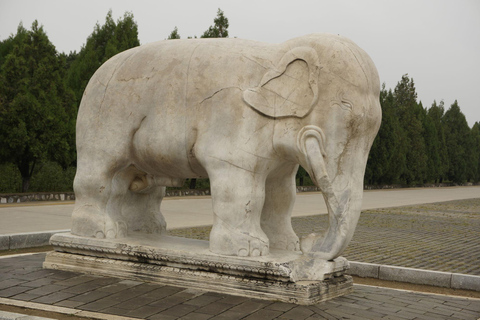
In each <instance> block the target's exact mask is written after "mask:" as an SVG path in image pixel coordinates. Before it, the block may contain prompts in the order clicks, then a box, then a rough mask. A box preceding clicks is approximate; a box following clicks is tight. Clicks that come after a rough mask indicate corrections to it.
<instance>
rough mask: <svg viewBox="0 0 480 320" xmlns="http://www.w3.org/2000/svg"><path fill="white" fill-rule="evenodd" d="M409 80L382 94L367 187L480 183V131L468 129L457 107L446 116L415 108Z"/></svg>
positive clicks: (479, 127)
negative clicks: (377, 129)
mask: <svg viewBox="0 0 480 320" xmlns="http://www.w3.org/2000/svg"><path fill="white" fill-rule="evenodd" d="M416 97H417V94H416V91H415V85H414V82H413V79H410V78H408V76H407V75H404V76H403V77H402V80H401V81H400V82H399V83H398V85H397V87H396V88H395V91H394V92H392V91H391V90H390V91H388V92H387V91H386V90H385V85H384V86H383V87H382V90H381V92H380V104H381V106H382V113H383V115H382V125H381V127H380V130H379V132H378V135H377V137H376V139H375V141H374V143H373V146H372V149H371V151H370V154H369V159H368V164H367V168H366V171H365V184H370V185H385V184H403V185H414V184H423V183H431V182H435V183H441V182H446V181H448V182H454V183H464V182H466V181H471V182H478V181H479V180H480V125H479V124H476V126H474V127H473V128H472V129H470V128H469V127H468V124H467V121H466V119H465V116H464V115H463V114H462V113H461V111H460V107H459V106H458V103H457V102H456V101H455V103H454V104H453V105H452V107H451V108H450V109H449V110H448V111H447V112H445V109H444V104H443V101H441V102H440V104H438V105H437V102H436V101H434V102H433V104H432V106H431V108H430V109H428V110H427V109H426V108H423V106H422V103H421V102H419V103H417V102H416Z"/></svg>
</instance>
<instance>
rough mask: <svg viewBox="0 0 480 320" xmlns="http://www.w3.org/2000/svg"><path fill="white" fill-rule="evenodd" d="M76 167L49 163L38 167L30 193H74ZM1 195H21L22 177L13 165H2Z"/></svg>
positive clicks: (0, 172) (0, 168)
mask: <svg viewBox="0 0 480 320" xmlns="http://www.w3.org/2000/svg"><path fill="white" fill-rule="evenodd" d="M75 170H76V169H75V167H68V168H66V169H64V168H62V167H61V166H60V165H59V164H58V163H55V162H52V161H48V162H46V163H41V164H39V165H37V166H36V168H35V172H34V174H33V176H32V180H31V182H30V188H29V191H30V192H68V191H73V178H74V177H75ZM0 176H1V177H2V179H0V193H19V192H21V191H22V177H21V175H20V172H19V171H18V169H17V168H16V166H15V165H14V164H12V163H6V164H3V165H0Z"/></svg>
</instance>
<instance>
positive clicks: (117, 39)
mask: <svg viewBox="0 0 480 320" xmlns="http://www.w3.org/2000/svg"><path fill="white" fill-rule="evenodd" d="M139 45H140V41H139V40H138V26H137V23H136V22H135V20H134V19H133V14H132V13H129V12H126V13H125V14H124V16H123V19H119V20H118V21H117V23H115V21H114V20H113V18H112V11H111V10H110V11H109V12H108V14H107V17H106V18H105V24H104V25H103V26H101V25H100V24H98V23H97V24H96V25H95V28H94V30H93V32H92V34H91V35H90V36H89V37H88V38H87V43H86V44H85V45H84V46H83V47H82V49H81V50H80V52H79V53H78V54H75V53H73V54H72V53H70V56H69V59H67V62H68V61H70V60H73V61H71V67H70V68H69V72H68V84H69V86H70V87H71V88H72V89H73V91H74V92H75V99H76V104H77V106H78V105H79V104H80V100H81V98H82V95H83V91H84V90H85V87H86V86H87V83H88V81H89V80H90V78H91V77H92V75H93V74H94V73H95V71H96V70H97V69H98V68H99V67H100V66H101V65H102V64H103V63H104V62H105V61H107V60H108V59H110V58H111V57H113V56H114V55H116V54H117V53H120V52H122V51H125V50H127V49H130V48H133V47H136V46H139ZM72 55H73V57H72Z"/></svg>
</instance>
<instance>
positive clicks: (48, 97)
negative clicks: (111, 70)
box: [0, 21, 76, 192]
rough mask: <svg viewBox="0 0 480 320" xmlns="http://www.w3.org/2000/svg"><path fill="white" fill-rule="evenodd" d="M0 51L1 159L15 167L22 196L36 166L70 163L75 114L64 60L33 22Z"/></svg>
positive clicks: (39, 27)
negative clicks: (46, 163)
mask: <svg viewBox="0 0 480 320" xmlns="http://www.w3.org/2000/svg"><path fill="white" fill-rule="evenodd" d="M2 47H3V45H2ZM9 50H10V51H9ZM1 51H2V54H3V55H4V58H3V64H2V65H1V66H0V83H1V85H0V141H2V148H1V149H0V161H1V162H4V163H5V162H11V163H14V164H15V165H16V166H17V167H18V169H19V171H20V174H21V176H22V180H23V183H22V191H23V192H26V191H27V190H28V188H29V183H30V178H31V176H32V174H33V171H34V169H35V165H36V164H38V163H39V162H42V161H46V160H50V159H51V160H53V161H57V162H58V163H60V164H62V166H64V167H67V166H68V165H69V164H70V163H72V162H73V161H74V156H75V153H74V147H73V145H72V144H71V143H72V141H73V134H74V133H73V123H74V117H75V114H76V110H75V107H74V104H73V94H72V92H71V91H70V90H69V89H68V88H67V87H66V85H65V82H64V76H65V61H64V59H62V58H61V57H59V56H58V55H57V52H56V50H55V47H54V46H53V44H52V43H51V42H50V40H49V39H48V37H47V34H46V33H45V31H44V30H43V27H41V26H39V25H38V22H37V21H34V22H33V24H32V29H31V31H26V30H25V29H24V28H23V27H22V26H21V25H20V26H19V28H18V33H17V35H16V36H12V37H10V40H9V41H7V48H2V50H1Z"/></svg>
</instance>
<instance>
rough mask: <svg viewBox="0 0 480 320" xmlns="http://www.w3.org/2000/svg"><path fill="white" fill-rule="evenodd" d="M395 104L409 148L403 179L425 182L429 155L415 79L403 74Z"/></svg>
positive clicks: (412, 181)
mask: <svg viewBox="0 0 480 320" xmlns="http://www.w3.org/2000/svg"><path fill="white" fill-rule="evenodd" d="M394 105H395V107H396V113H397V116H398V118H399V121H400V124H401V126H402V128H403V130H404V131H405V135H406V142H407V145H408V149H407V150H406V164H407V168H406V170H405V171H404V172H403V174H402V176H401V179H402V181H403V182H405V183H407V184H413V183H423V182H424V181H425V178H426V168H427V155H426V148H425V140H424V138H423V127H422V121H421V115H422V109H423V107H422V106H421V105H419V104H417V93H416V91H415V84H414V81H413V79H410V78H409V77H408V75H404V76H402V80H401V81H400V82H399V83H398V84H397V86H396V87H395V91H394Z"/></svg>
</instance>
